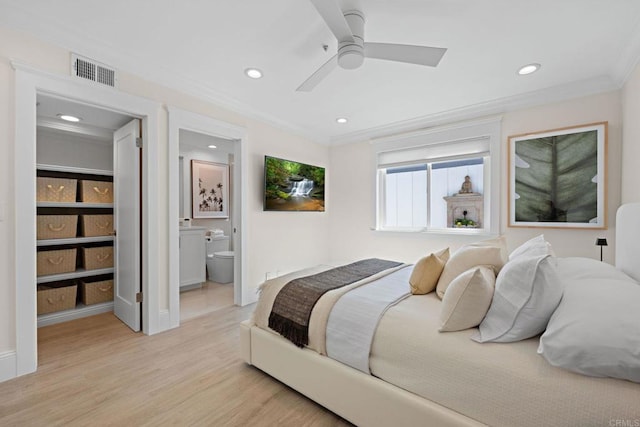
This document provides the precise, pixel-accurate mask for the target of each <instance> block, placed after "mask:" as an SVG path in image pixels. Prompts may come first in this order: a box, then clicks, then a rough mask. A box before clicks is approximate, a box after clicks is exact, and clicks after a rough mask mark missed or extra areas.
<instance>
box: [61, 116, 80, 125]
mask: <svg viewBox="0 0 640 427" xmlns="http://www.w3.org/2000/svg"><path fill="white" fill-rule="evenodd" d="M57 116H58V117H59V118H61V119H62V120H66V121H68V122H74V123H75V122H79V121H80V120H82V119H81V118H80V117H76V116H70V115H68V114H58V115H57Z"/></svg>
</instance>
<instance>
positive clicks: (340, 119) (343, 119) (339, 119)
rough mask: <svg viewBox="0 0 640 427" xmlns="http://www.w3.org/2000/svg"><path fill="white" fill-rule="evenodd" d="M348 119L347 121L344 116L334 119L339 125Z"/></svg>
mask: <svg viewBox="0 0 640 427" xmlns="http://www.w3.org/2000/svg"><path fill="white" fill-rule="evenodd" d="M348 121H349V120H347V118H346V117H338V118H337V119H336V122H337V123H340V124H341V125H343V124H345V123H347V122H348Z"/></svg>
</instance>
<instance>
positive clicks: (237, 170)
mask: <svg viewBox="0 0 640 427" xmlns="http://www.w3.org/2000/svg"><path fill="white" fill-rule="evenodd" d="M193 140H196V141H200V142H199V144H196V145H197V146H198V150H203V149H204V150H209V151H208V152H209V153H211V149H209V148H208V145H216V146H221V147H224V149H223V150H222V152H224V153H225V154H224V156H227V158H228V159H229V160H228V161H227V164H228V166H229V182H230V183H231V188H230V192H229V200H230V202H231V203H230V206H229V215H228V218H226V220H218V224H219V225H218V226H216V225H214V226H213V227H214V228H213V229H216V228H218V229H222V230H223V233H222V234H227V233H226V232H228V235H229V241H230V245H229V247H230V248H231V249H233V254H234V255H233V282H232V284H227V285H228V286H232V287H233V303H234V304H236V305H244V304H245V303H246V302H245V299H246V296H245V295H243V288H244V285H243V278H244V277H246V272H245V269H246V263H245V262H244V260H245V248H246V242H245V233H244V230H245V216H246V213H245V212H244V210H243V207H244V206H246V200H245V199H246V195H245V191H243V189H244V188H247V186H246V174H244V173H243V167H245V166H244V165H246V131H245V129H244V128H241V127H239V126H235V125H231V124H229V123H226V122H222V121H219V120H216V119H212V118H210V117H206V116H202V115H199V114H196V113H192V112H189V111H185V110H181V109H177V108H169V159H170V161H169V210H170V215H169V224H170V227H169V235H170V236H169V237H170V239H169V256H170V259H172V260H177V259H180V220H179V219H180V218H185V217H191V216H192V210H191V209H190V204H191V201H192V198H191V196H190V192H191V191H190V188H191V183H190V182H185V180H187V181H189V177H190V173H191V164H190V163H191V162H190V160H192V159H190V158H188V156H187V155H186V154H185V151H186V150H184V149H183V150H182V161H181V160H180V157H181V143H183V144H184V143H185V142H186V143H188V142H189V141H193ZM213 141H215V142H213ZM216 149H217V147H216ZM205 152H206V151H205ZM220 159H221V158H218V160H220ZM185 160H188V161H185ZM209 160H212V159H209ZM213 160H215V159H213ZM216 163H217V162H216ZM222 163H224V158H222ZM181 176H182V179H181ZM185 177H186V178H185ZM181 188H182V191H181ZM187 214H188V216H187ZM205 230H209V229H208V228H205ZM169 280H170V285H169V307H170V312H171V326H172V327H175V326H178V325H179V324H180V271H179V264H178V263H175V262H172V263H171V264H170V266H169ZM227 285H225V286H227ZM227 289H228V288H227Z"/></svg>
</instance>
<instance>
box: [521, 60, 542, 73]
mask: <svg viewBox="0 0 640 427" xmlns="http://www.w3.org/2000/svg"><path fill="white" fill-rule="evenodd" d="M540 67H541V65H540V64H538V63H532V64H527V65H524V66H522V67H520V69H519V70H518V74H520V75H521V76H526V75H527V74H532V73H535V72H536V71H538V70H539V69H540Z"/></svg>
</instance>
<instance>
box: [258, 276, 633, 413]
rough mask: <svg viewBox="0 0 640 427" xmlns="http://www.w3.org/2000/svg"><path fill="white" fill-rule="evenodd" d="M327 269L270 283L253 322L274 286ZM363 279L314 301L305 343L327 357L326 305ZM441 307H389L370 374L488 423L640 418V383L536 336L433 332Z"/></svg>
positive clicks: (264, 315) (416, 299)
mask: <svg viewBox="0 0 640 427" xmlns="http://www.w3.org/2000/svg"><path fill="white" fill-rule="evenodd" d="M328 268H330V266H321V267H318V268H314V269H309V270H305V271H302V272H298V273H296V274H294V275H290V276H288V277H283V278H280V279H279V280H275V281H270V283H268V284H267V285H266V286H265V287H264V288H263V290H262V295H261V299H260V300H261V301H260V302H259V303H258V307H257V308H256V311H255V312H254V317H253V322H254V323H255V324H256V325H257V326H259V327H261V328H263V329H268V327H267V325H268V317H269V312H270V310H271V306H272V304H273V299H274V298H275V295H276V294H277V291H278V290H279V289H280V288H281V287H282V286H284V284H286V283H287V282H288V281H289V280H291V279H293V278H295V277H300V276H302V275H309V274H314V273H317V272H319V271H322V270H326V269H328ZM400 268H401V267H400ZM361 284H362V283H356V284H354V285H350V286H347V287H345V288H341V289H338V290H335V291H331V292H329V293H327V294H325V296H323V297H322V298H321V299H320V300H319V302H318V304H317V305H316V308H314V310H313V314H312V317H311V321H310V328H309V331H310V341H309V346H308V347H310V348H312V349H314V350H316V351H318V352H319V353H321V354H326V347H325V345H324V332H323V328H324V326H326V323H327V319H328V316H329V312H330V307H332V306H333V304H334V303H335V301H336V300H337V299H338V298H339V296H340V295H342V294H344V293H345V292H347V291H348V290H349V289H352V288H354V287H357V286H360V285H361ZM441 304H442V303H441V301H440V300H439V299H438V298H437V296H436V294H435V293H431V294H428V295H413V296H411V297H409V298H406V299H404V300H402V301H401V302H399V303H398V304H396V305H395V306H393V307H391V308H389V309H388V310H387V311H386V313H385V314H384V316H383V317H382V319H381V320H380V322H379V325H378V329H377V331H376V333H375V336H374V339H373V344H372V348H371V356H370V361H369V363H370V368H371V372H372V374H373V375H374V376H377V377H379V378H381V379H382V380H384V381H386V382H388V383H391V384H394V385H396V386H398V387H401V388H403V389H405V390H407V391H410V392H412V393H415V394H416V395H419V396H422V397H424V398H426V399H429V400H431V401H433V402H435V403H437V404H440V405H442V406H444V407H446V408H449V409H452V410H454V411H456V412H459V413H461V414H464V415H466V416H468V417H470V418H472V419H475V420H477V421H479V422H481V423H484V424H488V425H505V426H544V425H580V426H608V425H618V424H611V423H612V422H613V423H615V422H616V420H631V422H640V385H639V384H635V383H632V382H629V381H623V380H616V379H608V378H592V377H587V376H583V375H579V374H574V373H571V372H568V371H566V370H563V369H560V368H555V367H553V366H551V365H550V364H549V363H547V362H546V361H545V360H544V358H543V357H541V356H540V355H538V354H537V352H536V350H537V347H538V342H539V339H538V337H535V338H532V339H528V340H525V341H520V342H516V343H508V344H503V343H485V344H480V343H477V342H474V341H472V340H471V339H470V336H471V335H472V334H473V333H474V332H476V331H477V329H475V328H474V329H469V330H466V331H461V332H447V333H441V332H438V326H439V315H440V306H441ZM631 425H633V424H631Z"/></svg>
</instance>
